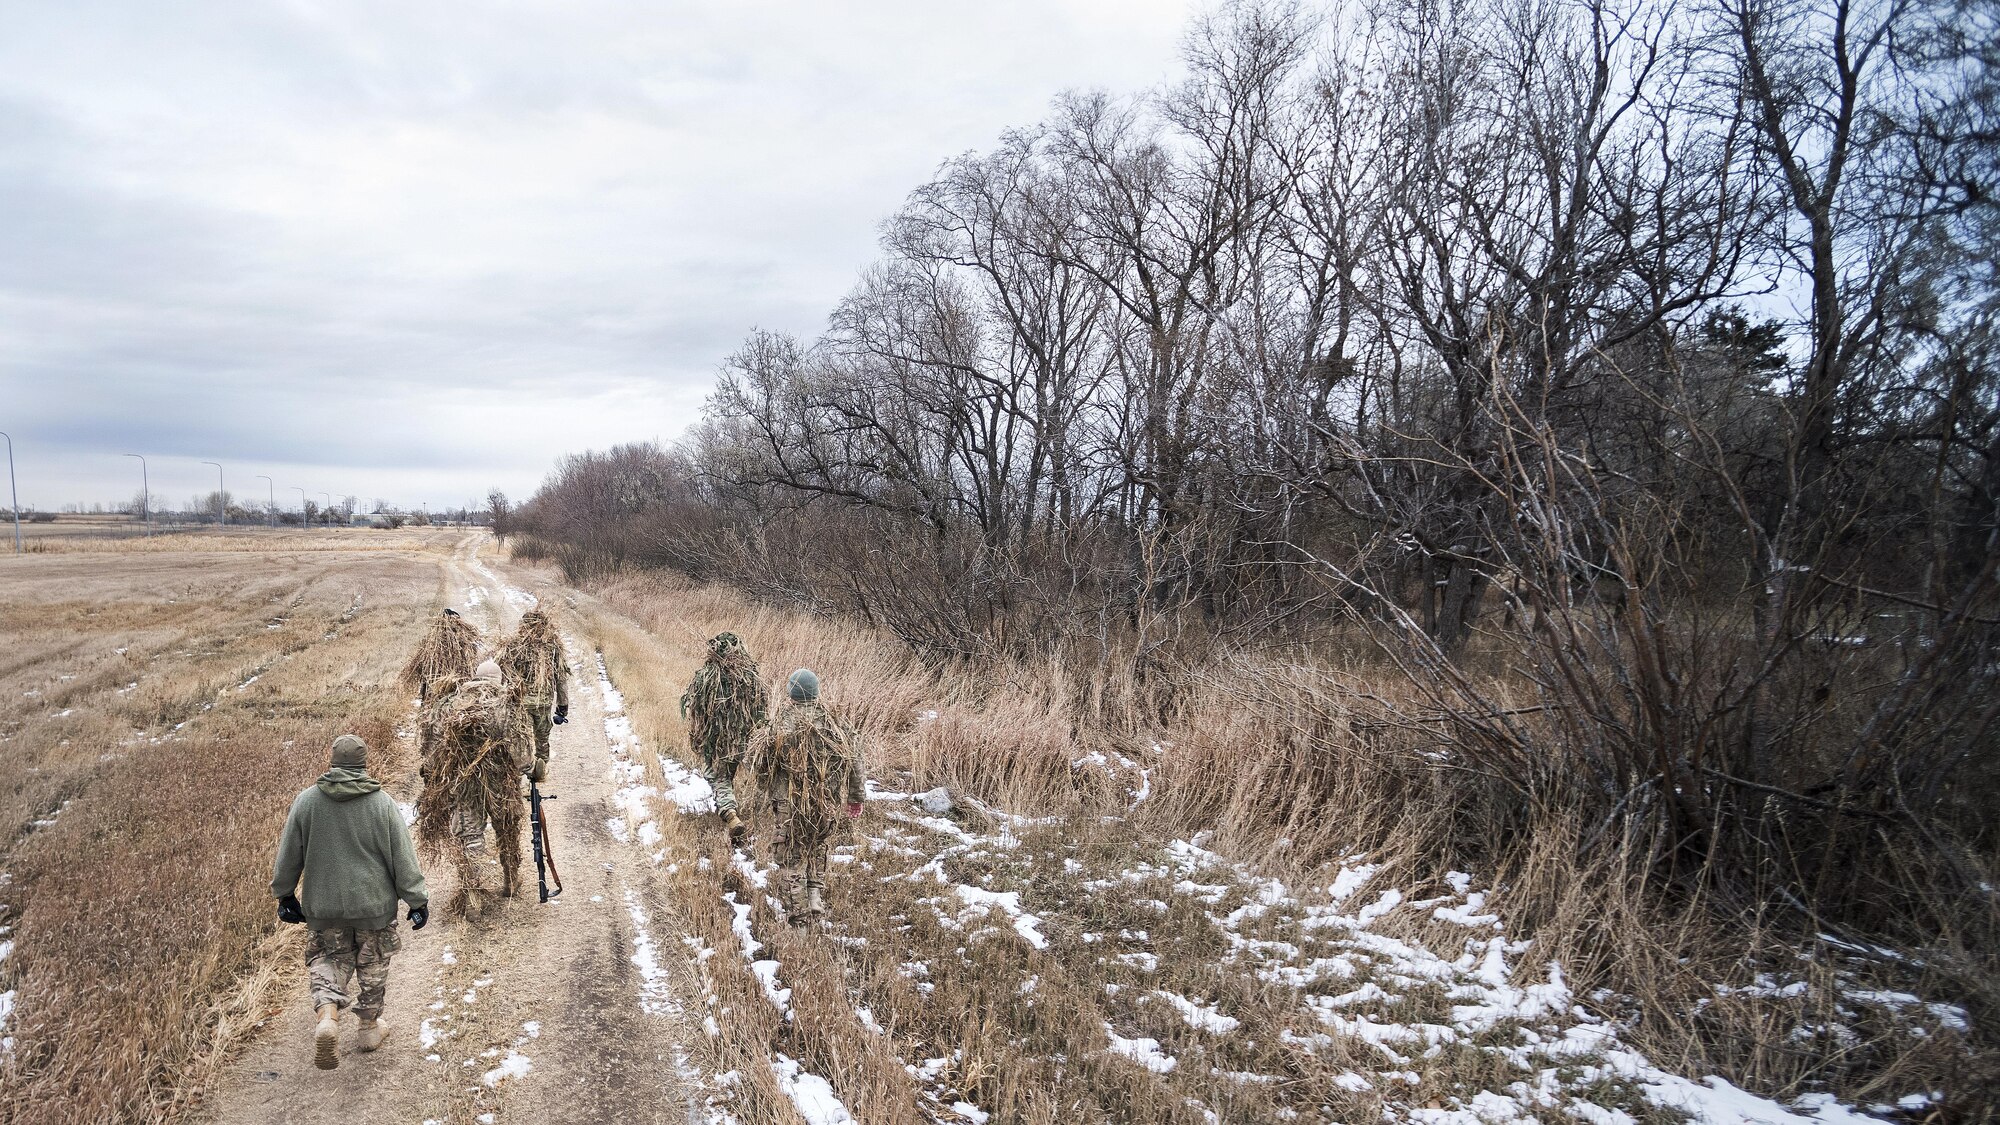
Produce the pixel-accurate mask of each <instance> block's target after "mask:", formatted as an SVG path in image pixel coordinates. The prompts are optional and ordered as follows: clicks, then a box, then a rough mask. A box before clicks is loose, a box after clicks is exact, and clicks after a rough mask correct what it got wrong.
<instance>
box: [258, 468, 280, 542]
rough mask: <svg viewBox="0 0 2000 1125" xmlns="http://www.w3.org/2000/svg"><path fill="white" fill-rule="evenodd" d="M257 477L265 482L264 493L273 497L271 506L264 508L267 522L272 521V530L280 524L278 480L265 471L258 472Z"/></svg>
mask: <svg viewBox="0 0 2000 1125" xmlns="http://www.w3.org/2000/svg"><path fill="white" fill-rule="evenodd" d="M257 479H258V480H261V481H263V482H264V494H265V495H266V496H269V497H270V498H271V503H270V506H269V507H267V508H265V509H264V515H265V517H266V519H267V522H269V523H270V525H271V528H272V530H276V529H277V526H278V486H277V484H276V482H274V481H272V480H271V478H270V477H267V476H265V475H264V474H263V473H258V474H257Z"/></svg>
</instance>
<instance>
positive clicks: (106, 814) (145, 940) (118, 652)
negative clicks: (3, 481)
mask: <svg viewBox="0 0 2000 1125" xmlns="http://www.w3.org/2000/svg"><path fill="white" fill-rule="evenodd" d="M306 534H310V533H297V535H299V536H304V535H306ZM321 534H322V535H324V536H325V538H327V539H328V540H330V541H331V542H330V543H329V545H328V547H327V548H326V549H298V548H300V547H305V544H303V543H301V544H297V545H296V546H294V545H293V544H289V543H288V544H286V546H287V548H288V549H287V550H285V551H283V552H273V551H270V550H268V549H266V550H261V551H251V550H243V549H228V550H224V549H218V548H222V547H223V546H224V544H225V542H226V538H225V537H216V538H215V539H214V540H210V541H209V542H208V543H205V544H203V547H202V549H195V550H189V549H186V547H182V548H180V549H168V548H167V546H166V545H167V544H168V543H170V542H172V540H174V539H176V538H180V537H159V538H155V539H152V540H133V539H127V540H120V541H116V542H115V544H111V543H109V542H108V541H107V543H106V545H107V546H115V549H112V550H90V551H75V552H64V553H58V554H44V555H30V556H28V557H26V558H24V559H20V560H14V559H8V560H6V561H5V562H4V563H0V591H4V597H0V653H4V654H5V655H4V656H0V698H5V699H8V700H10V701H12V705H11V706H9V707H8V708H7V709H6V710H5V711H4V712H0V716H4V717H0V755H4V756H5V759H6V762H7V769H6V771H5V774H4V777H5V781H4V782H0V840H4V841H5V842H6V843H5V848H4V851H0V924H7V925H9V926H10V927H11V930H10V932H8V933H7V934H6V935H5V939H4V940H5V942H6V943H7V944H6V945H5V946H4V948H7V949H8V950H9V952H8V954H7V956H6V959H5V961H4V962H0V973H3V974H4V978H5V980H6V981H7V982H8V983H7V984H6V986H5V987H6V989H7V991H8V992H9V993H10V994H11V996H10V999H11V1004H10V1005H9V1006H10V1007H11V1013H10V1016H9V1018H8V1021H7V1024H6V1032H5V1034H6V1035H8V1036H9V1037H11V1039H12V1040H13V1043H14V1047H13V1049H12V1050H11V1051H10V1052H9V1057H8V1059H7V1060H6V1062H5V1064H4V1071H0V1074H4V1077H3V1078H0V1084H4V1086H5V1087H6V1089H5V1096H4V1098H0V1118H7V1119H15V1118H17V1117H21V1116H22V1115H24V1114H25V1115H26V1116H27V1118H28V1119H35V1120H43V1119H49V1118H47V1117H44V1116H43V1115H44V1114H47V1113H49V1112H51V1111H52V1110H54V1108H55V1107H58V1106H60V1107H62V1108H61V1113H60V1116H59V1117H58V1118H56V1119H64V1120H75V1121H104V1120H149V1119H156V1118H159V1117H163V1116H169V1115H171V1114H172V1113H174V1112H175V1111H176V1109H177V1107H184V1105H185V1103H186V1102H188V1100H189V1099H194V1098H198V1097H199V1096H200V1094H201V1092H202V1089H203V1085H204V1074H205V1068H207V1067H209V1066H211V1065H212V1064H213V1062H214V1061H215V1060H217V1059H218V1058H220V1057H221V1056H222V1054H223V1053H224V1052H225V1051H226V1049H227V1048H228V1047H229V1045H230V1044H231V1042H232V1041H233V1039H234V1038H235V1037H236V1036H237V1035H238V1034H240V1033H241V1031H242V1030H243V1029H244V1026H245V1025H246V1023H249V1022H251V1021H254V1019H255V1018H257V1015H258V1012H257V997H256V996H255V995H254V988H252V989H250V990H249V991H248V992H246V985H254V984H256V983H257V982H258V981H260V980H268V979H270V976H271V969H272V966H273V965H276V964H278V963H279V962H278V960H277V959H276V956H275V953H274V951H273V950H271V949H269V948H267V946H268V945H269V943H271V942H273V941H280V942H282V941H283V940H286V938H295V936H296V935H286V937H285V938H273V937H272V936H271V935H272V926H271V920H270V905H269V895H268V891H266V890H265V889H264V888H265V884H266V883H268V880H269V868H268V864H269V850H270V846H271V845H270V841H271V840H273V839H275V834H276V831H277V828H278V826H279V824H280V823H281V822H282V820H283V816H284V811H285V808H286V806H287V804H288V803H289V799H290V797H291V795H292V794H294V793H296V792H297V791H298V789H299V788H300V787H301V786H302V785H304V784H306V783H307V782H308V781H310V780H311V779H312V778H313V777H315V776H317V775H318V774H319V772H320V771H321V770H322V769H324V756H325V747H326V745H327V743H328V741H329V740H330V739H331V738H332V737H333V735H334V734H335V733H338V732H339V731H342V730H348V729H352V730H356V731H359V732H361V733H362V734H363V735H364V736H365V737H367V738H368V739H369V741H370V743H371V744H372V745H376V746H393V745H394V744H395V740H394V739H393V737H391V736H390V735H391V731H392V729H393V726H394V724H395V723H396V722H397V721H399V718H400V717H401V716H402V714H403V713H404V711H405V709H406V708H407V700H405V699H403V698H402V696H403V693H402V692H401V691H400V690H393V689H391V687H390V679H391V677H392V676H393V675H394V673H395V671H396V669H397V667H398V665H399V664H400V660H401V654H402V653H404V652H405V650H406V649H407V648H408V647H409V645H410V644H411V643H413V640H412V638H413V637H414V632H413V629H414V627H415V623H416V622H417V620H418V617H419V616H420V615H421V614H423V613H424V612H425V611H426V610H427V609H428V608H429V606H430V605H431V603H432V601H433V600H434V598H435V596H436V594H437V590H438V580H437V568H436V561H435V559H434V558H433V557H432V556H433V555H434V554H435V553H436V552H438V551H441V550H442V549H443V547H444V546H445V545H446V544H448V543H449V542H450V541H451V539H452V537H450V536H448V535H429V536H426V535H421V534H412V535H406V536H399V537H398V539H397V541H396V544H395V549H393V550H382V549H379V548H381V547H382V546H384V544H383V543H382V542H381V541H379V540H368V539H363V538H362V537H364V536H366V535H368V533H365V532H351V533H339V534H329V533H321ZM357 540H358V541H357ZM341 541H347V542H345V543H342V542H341ZM268 545H269V541H266V546H267V548H268ZM312 546H313V547H315V548H316V547H318V546H319V545H318V544H313V545H312ZM343 547H344V548H346V549H342V548H343ZM356 547H362V548H367V549H362V550H355V549H352V548H356ZM392 768H394V767H392Z"/></svg>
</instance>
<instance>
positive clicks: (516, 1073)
mask: <svg viewBox="0 0 2000 1125" xmlns="http://www.w3.org/2000/svg"><path fill="white" fill-rule="evenodd" d="M534 1069H535V1063H534V1060H533V1059H530V1058H529V1057H528V1056H526V1055H524V1054H522V1053H521V1052H519V1051H516V1050H514V1049H513V1048H512V1047H509V1048H508V1049H507V1057H506V1058H503V1059H501V1060H500V1063H499V1065H498V1066H495V1067H494V1068H493V1069H492V1070H489V1071H487V1072H486V1073H485V1074H482V1075H480V1076H479V1081H480V1083H481V1084H482V1085H486V1086H498V1085H499V1084H500V1083H502V1082H505V1081H506V1080H507V1079H509V1078H525V1077H527V1076H528V1073H529V1072H530V1071H532V1070H534Z"/></svg>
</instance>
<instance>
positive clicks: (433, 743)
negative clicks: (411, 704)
mask: <svg viewBox="0 0 2000 1125" xmlns="http://www.w3.org/2000/svg"><path fill="white" fill-rule="evenodd" d="M534 744H535V743H534V732H533V730H532V729H531V728H530V725H529V722H528V719H527V716H526V714H525V713H524V712H523V711H522V710H521V709H520V708H519V707H516V706H514V701H513V699H512V698H511V697H510V695H509V694H508V692H507V689H506V687H505V686H504V685H503V684H502V683H501V675H500V666H499V665H498V664H496V663H495V662H493V661H492V660H486V661H483V662H482V663H481V664H480V665H479V668H478V669H477V670H476V671H475V672H474V673H473V675H472V678H471V679H468V680H463V681H459V682H457V683H454V684H450V685H449V686H448V687H446V686H444V685H441V690H440V692H439V694H438V697H437V701H436V702H435V704H434V705H432V706H431V707H429V708H427V709H425V711H424V716H423V734H422V745H423V746H424V748H425V755H426V756H425V760H424V763H423V772H424V791H423V795H422V796H420V797H418V798H417V838H418V839H419V840H421V841H422V842H423V845H424V848H425V850H426V851H427V852H428V853H429V854H431V855H433V856H436V855H449V856H451V858H452V862H453V864H454V866H455V867H456V868H457V871H458V891H457V893H456V894H455V895H454V896H453V899H452V905H453V907H454V908H455V909H457V910H459V911H460V912H462V913H465V914H478V913H479V912H480V908H481V906H482V903H481V896H482V895H484V894H485V893H486V886H485V881H484V878H483V866H484V865H483V864H482V863H481V862H480V859H481V857H482V856H483V854H484V850H485V847H486V825H487V823H488V822H489V821H490V822H491V823H492V825H493V835H494V837H495V838H496V839H497V841H498V843H499V853H500V893H501V894H502V895H503V896H506V895H512V894H513V893H514V885H515V881H516V877H517V875H518V873H519V871H520V867H521V824H522V821H524V820H525V819H526V817H524V816H523V815H522V812H521V794H520V789H521V775H522V774H523V773H524V772H526V771H527V770H528V769H529V768H531V767H532V766H533V764H534Z"/></svg>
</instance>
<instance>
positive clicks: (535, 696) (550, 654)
mask: <svg viewBox="0 0 2000 1125" xmlns="http://www.w3.org/2000/svg"><path fill="white" fill-rule="evenodd" d="M493 659H494V661H495V662H496V663H498V664H499V665H500V673H501V675H502V676H503V677H505V679H506V683H507V690H508V692H509V694H511V695H512V696H513V697H514V699H515V700H517V701H520V700H532V701H535V702H542V701H546V700H548V699H552V698H554V696H555V694H556V677H557V676H558V675H560V674H561V671H562V669H564V668H567V667H568V666H569V654H568V653H567V652H564V651H563V643H562V636H561V634H559V633H557V632H556V626H555V622H553V621H550V620H549V615H548V614H546V613H543V612H542V611H541V610H539V609H531V610H529V611H528V612H526V613H524V614H522V615H521V627H520V628H519V629H516V630H515V631H514V635H513V636H511V637H509V638H507V643H506V644H503V645H501V646H500V651H498V652H496V653H494V654H493Z"/></svg>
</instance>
